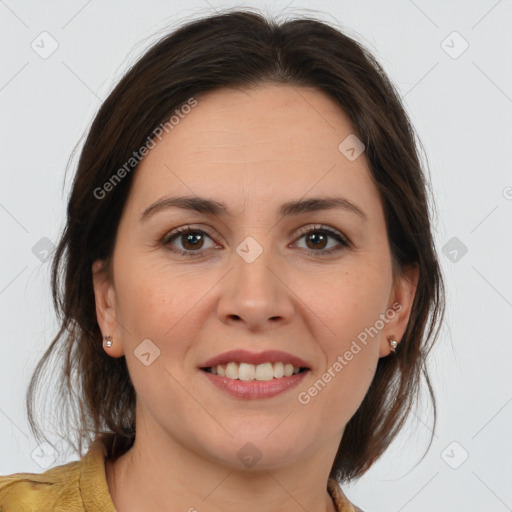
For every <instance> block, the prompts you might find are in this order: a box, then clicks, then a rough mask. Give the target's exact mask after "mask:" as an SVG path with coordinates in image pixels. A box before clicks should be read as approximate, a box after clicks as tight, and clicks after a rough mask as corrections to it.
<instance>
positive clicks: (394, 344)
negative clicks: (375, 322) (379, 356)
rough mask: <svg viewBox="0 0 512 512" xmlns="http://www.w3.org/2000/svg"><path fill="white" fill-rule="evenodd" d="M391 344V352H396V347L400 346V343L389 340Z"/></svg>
mask: <svg viewBox="0 0 512 512" xmlns="http://www.w3.org/2000/svg"><path fill="white" fill-rule="evenodd" d="M388 341H389V344H390V345H391V352H395V349H396V347H397V346H398V341H396V340H393V339H391V338H388Z"/></svg>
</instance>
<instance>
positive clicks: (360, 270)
mask: <svg viewBox="0 0 512 512" xmlns="http://www.w3.org/2000/svg"><path fill="white" fill-rule="evenodd" d="M197 99H198V105H197V106H196V107H195V108H194V109H192V111H191V112H190V113H189V114H188V115H187V116H186V117H185V118H184V119H182V120H181V121H180V123H179V124H178V125H177V126H176V127H175V128H174V129H173V130H172V131H171V132H170V133H168V134H164V137H163V139H162V141H160V142H158V143H157V145H156V147H155V148H154V149H152V150H151V151H150V152H149V154H148V155H147V156H146V157H145V158H144V159H143V161H142V162H141V164H140V165H139V167H138V169H137V171H136V175H135V176H134V183H133V184H132V189H131V193H130V196H129V198H128V202H127V204H126V205H125V210H124V212H123V215H122V219H121V222H120V225H119V230H118V233H117V238H116V244H115V249H114V256H113V279H112V280H109V279H108V278H107V277H106V276H105V274H104V273H103V272H101V271H100V270H101V264H102V262H101V261H98V262H95V264H94V265H93V269H92V270H93V276H94V290H95V296H96V308H97V317H98V322H99V325H100V328H101V330H102V332H103V334H104V335H106V334H111V335H112V338H113V341H114V343H113V345H112V347H109V348H107V347H106V346H105V345H104V349H105V350H106V351H107V353H108V354H109V355H111V356H112V357H120V356H123V355H124V356H125V357H126V362H127V365H128V368H129V371H130V375H131V378H132V381H133V384H134V386H135V389H136V393H137V411H136V416H137V420H136V421H137V423H136V430H137V437H136V441H135V444H134V446H133V448H132V449H131V450H129V451H128V452H127V453H126V454H124V455H123V456H122V457H120V458H119V459H118V460H116V461H115V463H111V461H107V465H106V469H107V482H108V486H109V489H110V492H111V495H112V498H113V501H114V504H115V506H116V508H117V509H118V511H119V512H132V511H140V510H162V511H171V510H184V511H185V510H193V509H192V507H195V509H197V510H198V511H200V512H203V511H220V510H223V511H225V512H229V511H234V510H237V511H239V510H240V509H241V508H242V509H247V504H251V503H256V504H257V505H258V507H257V508H258V510H260V511H262V512H267V511H278V510H279V511H292V510H294V511H295V510H298V509H299V508H300V506H302V507H303V508H304V509H305V510H308V511H320V510H321V511H326V510H327V511H332V510H335V509H334V504H333V503H332V501H331V500H330V497H329V495H328V494H327V491H326V486H327V479H328V475H329V471H330V469H331V466H332V463H333V460H334V457H335V454H336V451H337V448H338V446H339V443H340V440H341V437H342V434H343V431H344V428H345V425H346V423H347V422H348V420H349V419H350V418H351V417H352V415H353V414H354V413H355V411H356V410H357V408H358V407H359V405H360V403H361V401H362V399H363V398H364V396H365V394H366V392H367V390H368V387H369V385H370V383H371V380H372V378H373V375H374V372H375V369H376V365H377V362H378V359H379V358H380V357H386V356H388V355H389V354H390V345H389V342H388V340H387V337H388V336H389V337H393V338H395V339H397V340H400V339H401V337H402V335H403V333H404V331H405V328H406V326H407V321H408V318H409V314H410V307H411V306H412V301H413V298H414V293H415V286H416V283H417V277H418V276H417V271H416V269H409V270H408V271H407V273H406V276H402V277H400V278H397V279H396V281H395V282H394V281H393V278H392V265H391V254H390V249H389V245H388V240H387V232H386V225H385V221H384V212H383V209H382V204H381V201H380V197H379V194H378V189H377V188H376V186H375V185H374V183H373V182H372V181H371V177H370V172H369V169H368V166H367V162H366V160H365V157H364V153H363V154H362V155H361V156H360V157H359V158H357V159H355V160H354V161H350V160H349V159H347V158H346V157H345V156H344V154H342V153H341V152H340V151H339V149H338V145H339V144H340V142H341V141H342V140H343V139H345V138H346V137H347V136H348V135H349V134H351V133H353V128H352V126H351V123H350V121H349V119H348V117H347V116H346V115H345V114H344V113H343V111H341V109H340V108H339V107H338V106H337V105H336V104H335V103H334V102H333V101H332V100H331V99H330V98H328V97H327V96H326V95H325V94H324V93H322V92H321V91H318V90H316V89H314V88H305V87H300V88H299V87H291V86H288V85H275V84H264V85H260V86H258V87H254V88H251V89H244V90H243V91H240V90H235V89H223V90H218V91H213V92H209V93H207V94H205V95H202V96H200V97H198V98H197ZM174 195H192V196H201V197H207V198H209V199H214V200H217V201H220V202H223V203H225V204H226V205H227V206H228V208H229V209H230V210H231V211H232V213H233V215H232V217H230V216H226V215H224V216H220V217H215V216H212V215H209V214H203V213H197V212H192V211H185V210H182V209H178V208H169V209H166V210H161V211H159V212H158V213H155V214H154V215H153V216H151V217H149V218H148V219H146V220H145V221H143V222H141V221H140V216H141V214H142V212H143V211H144V210H145V209H146V208H147V207H148V206H149V205H151V204H152V203H153V202H155V201H157V200H158V199H160V198H162V197H164V196H174ZM333 195H338V196H339V195H341V196H343V197H345V198H346V199H348V200H349V201H351V202H353V203H354V204H356V205H357V206H358V207H359V208H360V209H361V210H363V211H364V213H365V214H366V216H367V220H366V221H365V220H363V219H362V218H360V217H359V216H357V215H356V214H354V213H352V212H350V211H346V210H342V209H333V210H324V211H317V212H306V213H303V214H301V215H298V216H289V217H283V216H281V215H279V213H278V207H279V206H280V205H281V204H282V203H284V202H287V201H291V200H299V199H307V198H311V197H318V196H333ZM318 224H322V225H323V226H325V227H329V228H331V229H333V230H335V231H339V232H341V233H342V234H343V235H344V236H345V237H347V238H348V239H349V241H350V246H349V247H345V246H343V245H342V244H340V242H338V241H337V240H336V239H335V238H332V237H330V238H328V239H327V240H326V242H324V243H319V247H320V248H316V247H317V246H315V245H314V243H312V242H311V241H310V242H309V243H308V239H310V235H308V236H304V234H305V233H307V231H309V230H310V229H311V230H313V229H315V225H318ZM188 225H191V226H192V228H193V229H196V230H201V231H204V232H206V233H207V235H204V237H203V239H202V242H201V238H199V242H198V243H197V244H196V245H195V246H192V245H191V244H190V243H189V244H188V245H187V238H186V236H178V237H177V238H175V239H174V241H173V242H172V244H171V243H169V244H168V245H167V246H165V245H164V243H163V242H162V239H163V238H164V237H165V235H166V234H168V233H170V232H171V231H172V230H174V229H175V228H179V227H182V226H188ZM301 228H308V229H307V231H304V233H299V229H301ZM315 233H316V234H317V236H318V235H320V234H321V233H318V230H316V231H315ZM249 236H250V237H252V238H253V239H254V240H256V241H257V243H258V244H259V245H260V246H261V248H262V249H263V252H262V253H261V254H260V255H259V256H258V257H257V258H256V260H255V261H253V262H252V263H248V262H247V261H245V260H244V259H243V258H242V257H241V256H240V255H239V254H238V253H237V252H236V249H237V247H238V246H239V244H241V242H242V241H244V240H245V239H246V237H249ZM172 247H174V248H175V249H177V250H179V249H181V250H188V251H189V252H194V251H196V252H197V251H199V252H200V253H201V255H200V256H195V257H189V256H185V255H180V254H178V253H173V252H172V251H171V250H170V249H171V248H172ZM193 247H198V248H197V249H194V248H193ZM333 248H334V249H335V248H339V249H340V250H339V251H337V252H332V253H331V254H326V255H321V254H319V251H320V250H321V249H327V250H329V249H333ZM315 251H316V252H315ZM395 302H398V303H399V304H400V305H401V309H400V312H398V313H396V314H394V315H393V318H392V319H389V320H388V321H387V322H386V323H385V324H384V327H383V328H382V329H381V330H380V331H379V332H378V334H377V335H375V336H373V337H368V343H367V344H366V345H362V344H361V343H359V345H360V346H361V347H362V349H361V350H360V351H359V352H358V353H357V354H356V355H354V357H353V359H352V360H351V361H350V362H348V364H346V365H345V366H344V368H343V370H342V371H340V372H337V373H336V376H335V377H333V378H332V379H331V381H330V382H329V383H328V384H327V385H326V386H325V387H324V388H323V389H322V390H321V391H320V392H319V393H318V394H317V395H316V396H314V397H313V398H312V399H311V401H310V402H309V403H307V404H302V403H300V402H299V401H298V398H297V397H298V394H299V393H300V392H301V391H305V390H306V391H307V389H308V388H310V387H311V386H312V385H313V383H314V382H315V381H317V380H318V379H319V378H320V377H321V376H322V374H324V373H325V372H326V371H327V370H328V369H329V368H330V367H332V366H333V364H334V362H335V361H336V360H337V358H338V356H343V354H345V352H346V351H347V350H349V349H350V347H351V344H352V342H353V341H354V340H355V339H357V336H358V334H360V333H361V332H362V331H364V329H365V328H369V327H370V326H374V325H375V323H376V321H377V320H378V319H379V315H382V314H385V313H386V311H388V310H389V309H390V308H391V307H392V305H393V303H395ZM380 318H382V317H380ZM145 339H150V340H151V341H152V343H154V344H155V345H156V346H157V347H158V348H159V350H160V355H159V357H157V358H156V359H155V360H154V361H153V362H152V363H151V364H150V365H148V366H146V365H144V364H142V363H141V361H140V360H139V359H138V358H137V357H136V355H135V354H134V350H135V349H136V348H137V346H138V345H139V344H140V343H141V342H142V340H145ZM238 348H243V349H246V350H249V351H252V352H261V351H264V350H272V349H278V350H283V351H286V352H289V353H291V354H293V355H296V356H299V357H301V358H302V359H304V360H306V361H307V362H308V363H309V366H310V368H311V371H310V372H309V373H308V375H306V378H305V380H304V381H303V382H302V383H301V384H300V386H299V387H297V388H293V389H291V390H287V391H286V392H284V393H282V394H280V395H277V396H275V397H272V398H266V399H257V400H243V399H239V398H235V397H232V396H230V395H227V394H226V393H224V392H223V391H220V390H219V389H217V387H215V386H213V385H212V384H211V383H210V382H209V380H208V379H207V378H206V377H205V375H204V374H203V372H202V370H200V369H198V368H199V366H200V365H201V364H202V363H204V362H205V361H206V360H207V359H210V358H211V357H213V356H216V355H218V354H220V353H222V352H225V351H227V350H231V349H238ZM391 357H393V356H392V355H391ZM248 442H251V443H253V444H254V445H255V446H256V447H257V449H258V450H259V452H261V459H260V460H259V461H258V462H257V463H256V464H255V465H254V466H253V467H251V468H247V467H245V466H244V465H243V464H242V463H241V462H240V460H239V458H238V456H237V453H238V452H239V450H240V449H241V448H242V447H243V446H244V445H245V444H246V443H248ZM299 504H300V505H299Z"/></svg>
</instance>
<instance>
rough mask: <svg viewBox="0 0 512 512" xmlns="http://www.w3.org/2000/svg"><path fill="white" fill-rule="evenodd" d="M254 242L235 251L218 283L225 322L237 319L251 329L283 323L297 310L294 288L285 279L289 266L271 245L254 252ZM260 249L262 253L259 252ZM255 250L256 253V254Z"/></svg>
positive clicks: (220, 316)
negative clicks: (274, 254)
mask: <svg viewBox="0 0 512 512" xmlns="http://www.w3.org/2000/svg"><path fill="white" fill-rule="evenodd" d="M247 247H249V250H250V251H254V250H255V246H254V244H253V246H251V242H250V241H249V242H248V245H244V244H243V243H242V244H240V246H239V247H238V252H236V253H233V258H232V260H233V264H232V267H231V270H230V272H229V273H228V275H227V276H226V277H225V279H223V281H222V282H221V283H220V284H219V285H220V286H221V292H220V293H221V296H220V299H219V303H218V315H219V318H220V320H221V321H222V322H224V323H233V322H238V323H240V324H244V325H245V327H246V328H247V329H249V330H251V331H259V330H264V329H268V328H269V327H274V326H277V325H284V324H286V323H288V322H290V321H291V319H292V317H293V314H294V310H295V308H294V305H293V292H292V291H291V289H290V283H287V282H286V276H287V273H286V270H285V269H284V268H283V266H282V265H281V264H280V263H281V262H279V261H278V259H277V258H275V257H274V256H273V255H272V251H271V249H264V250H261V251H256V252H252V256H251V257H246V255H247V251H246V252H244V250H243V249H246V248H247ZM258 252H259V254H257V253H258ZM254 254H257V255H256V257H254Z"/></svg>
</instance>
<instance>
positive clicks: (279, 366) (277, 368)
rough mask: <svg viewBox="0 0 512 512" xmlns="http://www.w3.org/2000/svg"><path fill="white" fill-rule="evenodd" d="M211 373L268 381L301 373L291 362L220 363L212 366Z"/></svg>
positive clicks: (240, 378)
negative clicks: (256, 363)
mask: <svg viewBox="0 0 512 512" xmlns="http://www.w3.org/2000/svg"><path fill="white" fill-rule="evenodd" d="M210 371H211V373H213V374H214V375H219V376H220V377H227V378H228V379H234V380H236V379H239V380H243V381H250V380H258V381H267V380H272V379H280V378H281V377H290V376H291V375H296V374H297V373H299V371H300V368H299V367H296V366H293V365H292V364H290V363H286V364H284V363H281V362H278V363H263V364H258V365H254V364H249V363H235V362H230V363H227V364H224V365H222V364H219V365H218V366H214V367H212V368H210Z"/></svg>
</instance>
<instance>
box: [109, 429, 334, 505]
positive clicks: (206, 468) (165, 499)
mask: <svg viewBox="0 0 512 512" xmlns="http://www.w3.org/2000/svg"><path fill="white" fill-rule="evenodd" d="M142 433H143V432H142ZM140 434H141V432H139V431H137V437H136V439H135V442H134V445H133V447H132V448H131V449H130V450H128V451H127V452H126V453H125V454H124V455H122V456H121V457H119V458H118V459H117V460H115V461H113V462H112V461H109V460H108V461H107V462H106V476H107V484H108V487H109V491H110V494H111V496H112V501H113V503H114V506H115V507H116V510H117V512H135V511H137V512H138V511H140V510H159V511H162V512H167V511H169V512H171V511H175V510H183V511H188V512H198V511H199V512H221V511H223V512H235V511H236V512H239V511H240V509H241V508H247V506H248V504H256V505H257V507H251V508H257V509H258V511H260V512H278V511H279V512H292V511H294V512H295V511H297V510H298V508H301V509H303V510H308V511H311V512H336V510H337V509H336V506H335V505H334V503H333V501H332V498H331V497H330V495H329V493H328V492H327V479H328V474H329V469H330V468H329V467H326V466H325V460H327V461H329V460H330V459H329V458H328V455H327V454H328V453H333V448H332V447H331V446H329V450H326V452H323V451H322V450H320V451H316V452H315V456H314V457H311V458H310V459H309V460H302V461H300V462H295V463H294V464H292V465H290V466H287V467H282V466H280V467H279V468H269V469H263V470H258V471H255V470H254V468H252V469H248V470H245V471H242V470H239V469H233V467H229V466H226V465H223V464H219V463H218V462H217V461H214V460H212V459H208V458H206V457H202V456H201V455H200V454H197V453H193V452H191V451H189V450H187V449H185V448H184V447H183V446H181V445H180V444H179V443H176V442H172V441H170V440H169V438H168V437H167V439H166V442H164V443H161V442H160V440H158V442H156V440H155V438H151V437H149V438H148V437H146V436H144V435H140ZM338 442H339V440H338ZM320 462H323V463H324V467H323V468H322V467H321V466H320V465H319V464H320ZM322 469H323V471H322Z"/></svg>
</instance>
